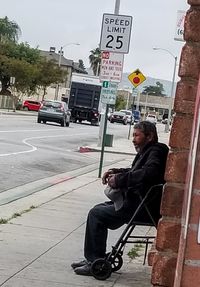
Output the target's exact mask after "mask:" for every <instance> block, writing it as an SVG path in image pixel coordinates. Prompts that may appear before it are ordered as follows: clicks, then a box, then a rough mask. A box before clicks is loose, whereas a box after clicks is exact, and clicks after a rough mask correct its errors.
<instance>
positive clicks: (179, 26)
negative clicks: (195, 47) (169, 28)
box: [174, 10, 186, 41]
mask: <svg viewBox="0 0 200 287" xmlns="http://www.w3.org/2000/svg"><path fill="white" fill-rule="evenodd" d="M185 14H186V12H185V11H182V10H178V11H177V21H176V31H175V37H174V40H177V41H184V38H183V35H184V22H185Z"/></svg>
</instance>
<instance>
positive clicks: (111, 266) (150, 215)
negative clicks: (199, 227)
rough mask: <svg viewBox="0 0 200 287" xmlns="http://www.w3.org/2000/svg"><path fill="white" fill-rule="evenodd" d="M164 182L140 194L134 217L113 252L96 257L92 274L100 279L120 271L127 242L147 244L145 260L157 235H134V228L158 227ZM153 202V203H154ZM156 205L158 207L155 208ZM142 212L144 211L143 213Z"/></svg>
mask: <svg viewBox="0 0 200 287" xmlns="http://www.w3.org/2000/svg"><path fill="white" fill-rule="evenodd" d="M163 186H164V185H163V184H157V185H154V186H152V187H151V188H150V189H149V190H148V191H147V193H146V194H145V196H144V197H142V195H140V194H138V196H139V200H140V204H139V205H138V207H137V209H136V210H135V212H134V214H133V216H132V218H131V219H130V221H129V222H128V223H127V225H126V227H125V229H124V231H123V232H122V234H121V236H120V238H119V239H118V241H117V242H116V244H115V245H114V246H112V250H111V252H109V253H108V254H106V257H105V258H98V259H96V260H95V261H94V262H93V263H92V265H91V274H92V275H93V276H94V278H96V279H98V280H106V279H107V278H109V277H110V276H111V273H112V272H116V271H118V270H119V269H120V268H121V267H122V265H123V258H122V256H123V251H124V248H125V245H126V243H142V244H145V254H144V262H143V264H145V260H146V256H147V250H148V245H149V244H151V243H153V239H154V238H155V236H132V235H131V234H132V232H133V230H134V228H135V227H136V226H138V225H140V226H154V227H155V228H157V224H158V220H159V219H160V217H161V215H160V203H161V197H162V191H163ZM152 202H153V204H152ZM155 206H156V207H157V208H155ZM141 212H142V213H141ZM141 218H142V220H141Z"/></svg>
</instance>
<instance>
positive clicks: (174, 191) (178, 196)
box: [161, 184, 184, 218]
mask: <svg viewBox="0 0 200 287" xmlns="http://www.w3.org/2000/svg"><path fill="white" fill-rule="evenodd" d="M183 196H184V187H182V188H181V187H177V186H173V185H169V184H166V185H165V187H164V191H163V196H162V201H161V214H162V215H163V216H169V217H176V218H181V215H182V204H183Z"/></svg>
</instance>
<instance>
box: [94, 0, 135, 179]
mask: <svg viewBox="0 0 200 287" xmlns="http://www.w3.org/2000/svg"><path fill="white" fill-rule="evenodd" d="M119 6H120V0H116V2H115V12H114V13H115V14H103V20H102V29H101V37H100V50H101V51H103V52H102V63H101V64H102V67H101V76H100V77H101V81H103V87H102V90H101V101H102V103H104V104H106V110H105V115H104V117H103V119H102V123H103V127H104V128H103V137H102V147H101V158H100V164H99V175H98V177H101V172H102V166H103V155H104V146H105V138H106V129H107V114H108V105H114V104H115V101H116V91H117V82H120V81H121V74H122V71H123V54H127V53H128V52H129V45H130V36H131V28H132V16H125V15H118V14H119ZM115 53H116V54H115ZM120 53H121V54H122V56H120V55H119V54H120ZM110 57H111V59H110ZM106 58H107V59H106ZM108 58H109V59H108Z"/></svg>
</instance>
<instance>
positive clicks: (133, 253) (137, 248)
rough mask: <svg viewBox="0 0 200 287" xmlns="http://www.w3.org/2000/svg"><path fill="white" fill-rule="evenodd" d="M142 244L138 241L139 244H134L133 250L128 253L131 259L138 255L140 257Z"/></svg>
mask: <svg viewBox="0 0 200 287" xmlns="http://www.w3.org/2000/svg"><path fill="white" fill-rule="evenodd" d="M142 247H143V246H142V244H141V243H137V244H134V247H133V248H131V250H130V251H129V252H128V253H127V255H128V256H129V257H130V258H131V259H134V258H136V257H139V256H140V254H139V252H140V250H141V248H142Z"/></svg>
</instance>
